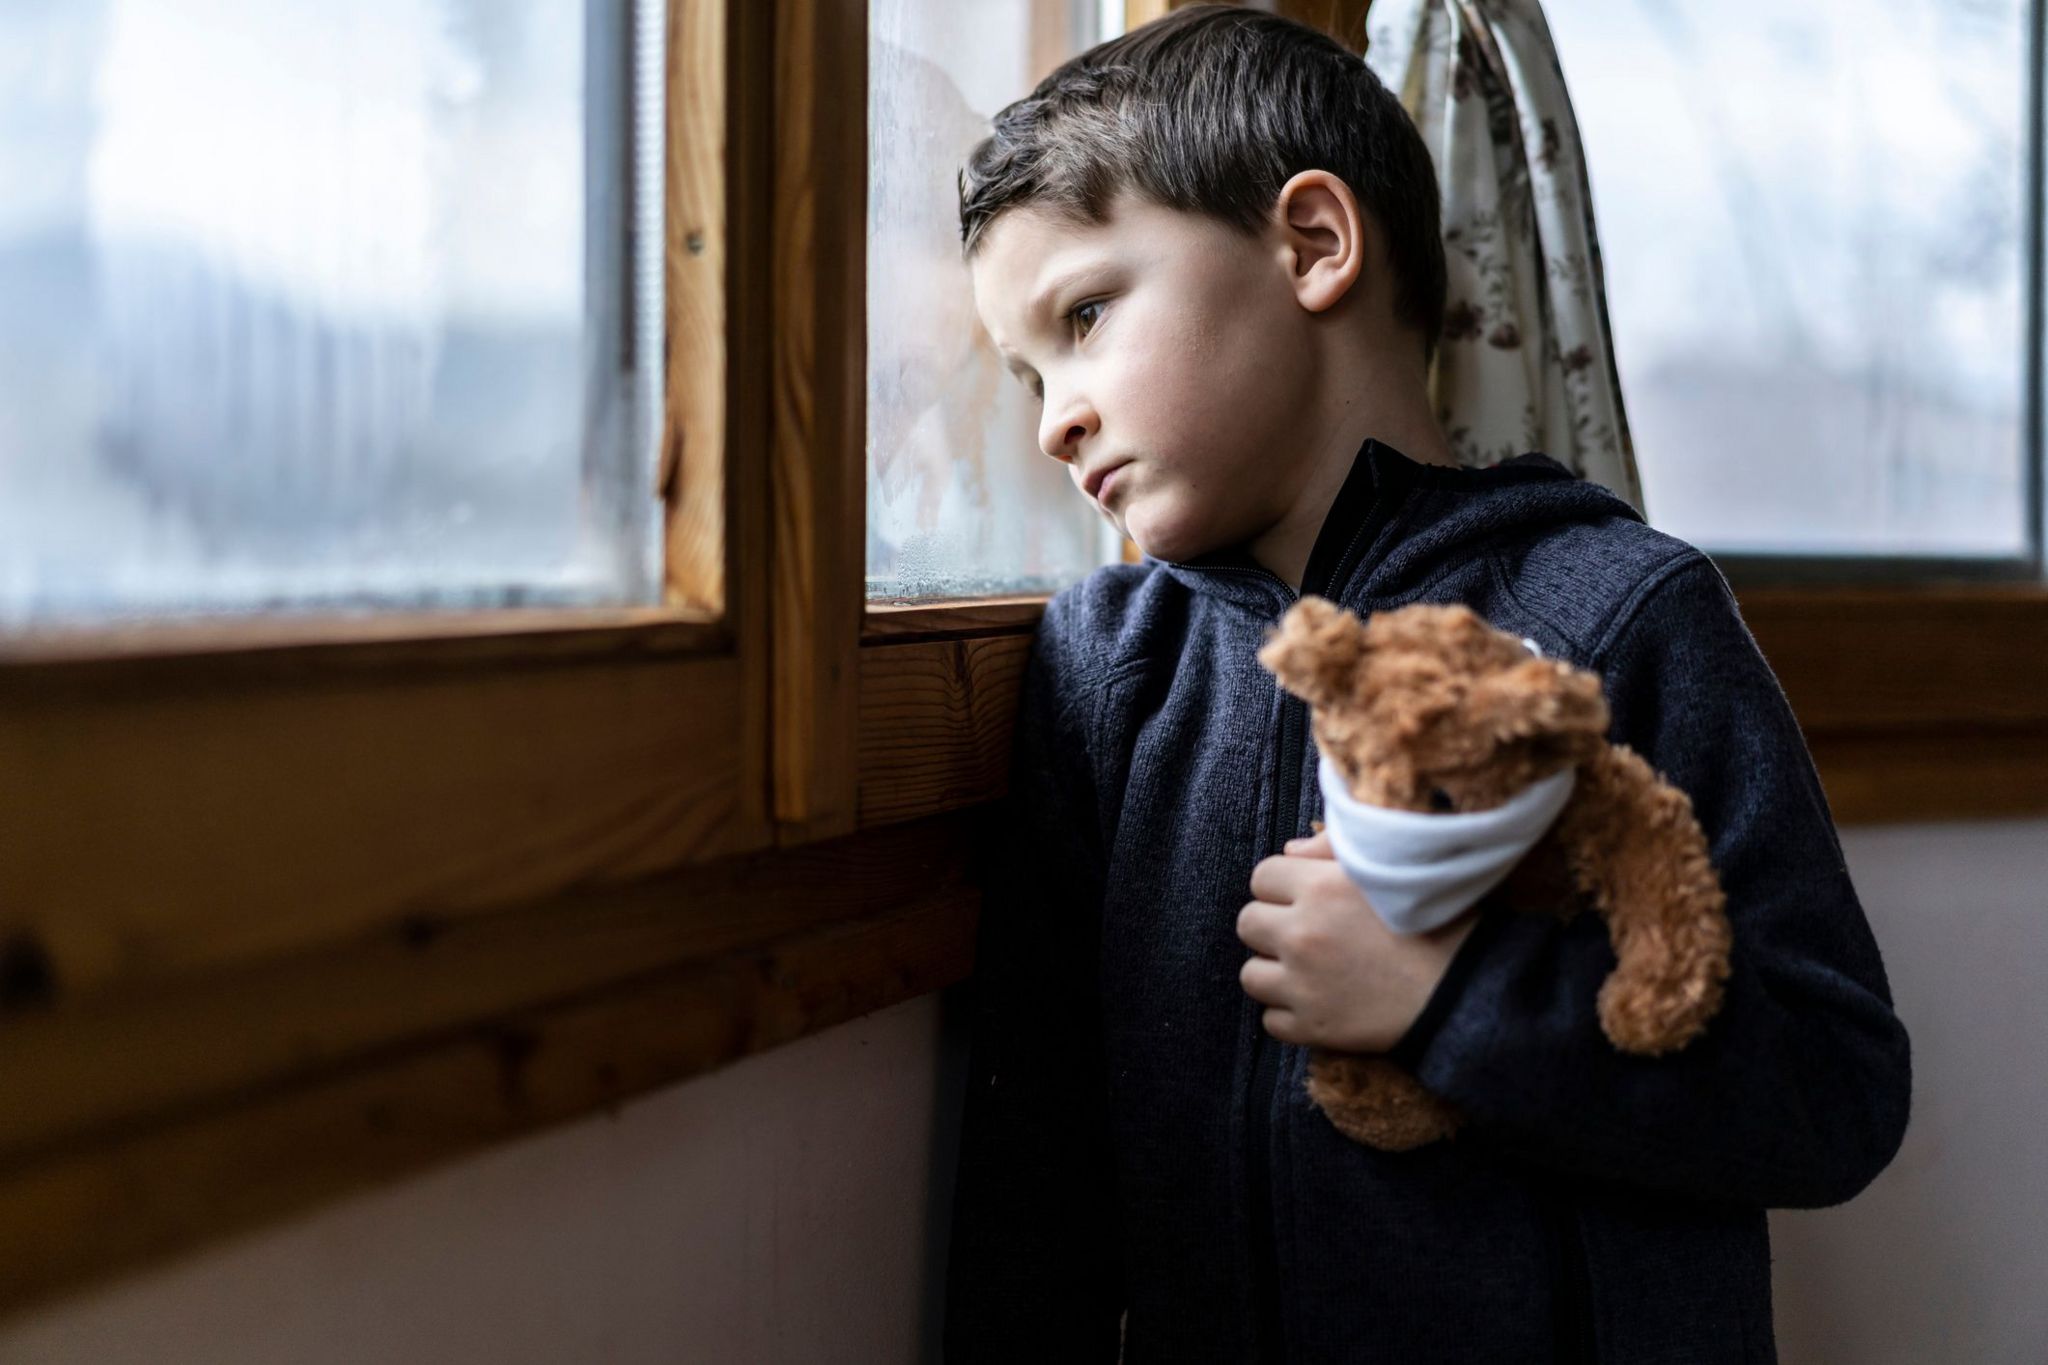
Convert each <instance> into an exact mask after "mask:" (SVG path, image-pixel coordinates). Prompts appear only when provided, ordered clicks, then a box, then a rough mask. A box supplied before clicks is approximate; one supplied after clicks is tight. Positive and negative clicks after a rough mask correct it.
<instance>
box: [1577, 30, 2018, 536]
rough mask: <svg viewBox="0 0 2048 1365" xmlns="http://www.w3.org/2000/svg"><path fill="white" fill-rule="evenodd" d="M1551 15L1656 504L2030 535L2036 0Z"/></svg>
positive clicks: (1671, 519)
mask: <svg viewBox="0 0 2048 1365" xmlns="http://www.w3.org/2000/svg"><path fill="white" fill-rule="evenodd" d="M1546 10H1547V12H1548V14H1549V18H1550V22H1551V26H1552V30H1553V36H1554V38H1555V40H1556V43H1557V48H1558V53H1559V57H1560V61H1561V63H1562V65H1563V67H1564V73H1565V76H1566V79H1567V80H1568V81H1569V82H1570V88H1571V92H1572V103H1573V108H1574V111H1575V113H1576V115H1577V117H1578V121H1579V126H1580V132H1581V136H1582V138H1583V140H1584V143H1585V147H1586V158H1587V163H1588V167H1589V175H1590V177H1591V180H1592V189H1593V197H1594V203H1595V208H1596V212H1597V214H1598V220H1599V231H1600V245H1601V249H1602V255H1603V257H1604V260H1605V265H1606V272H1607V285H1608V299H1607V303H1608V312H1609V318H1610V321H1611V323H1612V327H1613V335H1614V343H1615V350H1616V364H1617V367H1618V369H1619V370H1620V373H1621V378H1622V385H1623V391H1624V393H1625V394H1626V396H1627V401H1628V414H1629V422H1630V426H1631V427H1632V429H1633V435H1634V440H1635V450H1636V458H1637V460H1638V462H1639V464H1640V466H1641V472H1642V478H1643V485H1644V496H1645V499H1646V501H1647V502H1648V505H1649V510H1650V514H1651V517H1652V519H1653V521H1654V522H1655V523H1656V524H1657V525H1658V526H1660V527H1662V528H1663V529H1665V530H1668V531H1670V532H1671V533H1673V534H1674V535H1678V536H1681V537H1683V538H1685V539H1687V540H1690V541H1693V542H1694V543H1697V544H1701V545H1704V546H1707V547H1710V548H1713V549H1718V550H1728V551H1737V552H1743V551H1747V552H1755V553H1797V554H1809V553H1811V554H1830V553H1847V554H1929V555H1935V554H1940V555H1955V556H1985V557H1994V556H1995V557H2001V558H2002V557H2008V556H2013V555H2017V554H2021V553H2024V551H2025V540H2026V531H2025V517H2024V502H2023V498H2024V493H2023V489H2024V482H2023V478H2022V470H2023V460H2024V458H2025V456H2024V452H2023V449H2022V438H2023V429H2022V408H2023V395H2024V393H2025V384H2024V375H2023V369H2024V361H2025V355H2026V349H2025V339H2024V336H2023V330H2022V329H2023V326H2024V322H2025V307H2024V300H2023V289H2024V281H2025V274H2026V271H2025V256H2024V245H2025V231H2024V223H2025V218H2024V213H2023V211H2022V202H2021V197H2022V190H2023V186H2024V184H2025V179H2024V174H2023V166H2022V158H2023V156H2024V154H2025V150H2026V148H2025V143H2024V140H2023V137H2022V129H2023V128H2024V127H2025V122H2024V117H2023V113H2024V100H2025V81H2024V75H2025V72H2024V69H2023V54H2024V52H2025V50H2026V33H2025V28H2024V23H2023V20H2024V14H2025V7H2024V5H2023V4H2022V3H2020V0H1899V3H1894V4H1884V5H1871V4H1854V3H1849V2H1848V0H1805V2H1804V3H1800V4H1796V5H1787V4H1783V3H1775V2H1773V0H1717V2H1716V3H1712V4H1709V3H1705V2H1704V0H1571V3H1569V4H1564V3H1560V4H1555V5H1551V6H1547V7H1546Z"/></svg>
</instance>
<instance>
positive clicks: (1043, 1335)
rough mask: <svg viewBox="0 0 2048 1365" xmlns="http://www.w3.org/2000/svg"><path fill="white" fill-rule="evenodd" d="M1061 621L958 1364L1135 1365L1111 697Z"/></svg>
mask: <svg viewBox="0 0 2048 1365" xmlns="http://www.w3.org/2000/svg"><path fill="white" fill-rule="evenodd" d="M1072 604H1073V603H1072V599H1071V598H1070V597H1069V596H1066V595H1062V596H1058V597H1055V598H1054V599H1053V601H1052V603H1051V604H1050V605H1049V606H1048V609H1047V613H1046V617H1045V620H1044V622H1043V624H1042V625H1041V626H1040V629H1039V633H1038V636H1037V638H1036V639H1035V641H1034V643H1033V646H1032V651H1031V655H1030V658H1029V660H1028V662H1027V664H1026V667H1025V671H1024V681H1023V693H1022V698H1021V703H1020V707H1019V710H1018V715H1017V723H1016V730H1015V732H1014V738H1013V743H1012V750H1011V762H1010V788H1009V793H1008V795H1007V796H1006V798H1005V799H1004V801H1003V802H1002V803H1001V804H1000V806H999V808H998V813H997V816H996V818H995V819H994V820H992V821H991V822H990V823H989V824H988V826H987V827H986V828H987V829H988V831H989V832H990V835H991V837H990V838H989V839H988V840H987V841H986V843H985V845H984V858H983V864H982V866H983V869H984V876H983V878H982V885H983V890H982V905H981V917H980V921H979V925H978V927H977V931H976V949H975V962H974V976H973V979H972V982H971V985H970V990H971V992H972V995H971V998H972V1001H973V1004H972V1013H971V1021H972V1022H971V1032H970V1038H969V1049H968V1052H969V1055H968V1066H967V1083H966V1093H965V1100H964V1107H963V1110H962V1115H961V1140H960V1165H959V1171H958V1177H957V1180H956V1184H955V1190H954V1202H953V1220H952V1237H951V1242H950V1247H949V1251H948V1256H947V1270H946V1290H945V1329H944V1346H945V1359H946V1360H947V1361H948V1362H949V1365H967V1363H968V1362H972V1363H973V1365H983V1363H984V1362H995V1361H1017V1362H1026V1361H1029V1362H1042V1361H1049V1360H1059V1361H1075V1362H1082V1363H1083V1365H1086V1363H1087V1362H1102V1363H1103V1365H1110V1363H1112V1362H1114V1361H1115V1360H1116V1359H1117V1357H1118V1351H1119V1345H1118V1335H1119V1318H1120V1315H1121V1311H1122V1309H1123V1303H1124V1299H1123V1281H1122V1278H1121V1264H1120V1260H1119V1257H1118V1251H1117V1248H1118V1240H1117V1236H1116V1207H1117V1205H1116V1199H1115V1193H1114V1183H1113V1180H1114V1178H1113V1172H1112V1167H1111V1153H1110V1144H1109V1132H1108V1115H1107V1104H1106V1096H1107V1084H1106V1078H1105V1074H1104V1061H1103V1050H1102V1032H1101V1013H1100V1004H1099V1000H1098V994H1097V975H1098V971H1097V963H1098V961H1099V957H1100V947H1099V945H1100V937H1101V936H1100V928H1099V926H1100V917H1101V911H1102V902H1103V887H1104V880H1103V879H1104V858H1103V850H1102V847H1101V835H1100V829H1099V826H1098V823H1097V818H1096V804H1097V803H1096V794H1095V784H1094V779H1093V764H1092V762H1091V758H1090V752H1091V750H1090V743H1091V738H1092V736H1091V734H1090V731H1091V729H1092V726H1091V723H1090V718H1091V717H1092V715H1093V712H1094V709H1095V708H1094V704H1093V703H1094V700H1095V697H1094V693H1095V691H1096V689H1095V687H1094V686H1092V685H1091V684H1092V682H1093V681H1094V680H1093V679H1090V678H1088V677H1087V676H1086V673H1087V670H1086V669H1084V668H1081V667H1079V666H1078V665H1077V664H1076V662H1075V661H1073V660H1072V659H1071V658H1070V657H1069V650H1068V649H1067V648H1066V646H1065V639H1064V637H1065V636H1066V635H1067V634H1069V633H1070V629H1071V615H1072V613H1071V612H1070V610H1069V608H1070V607H1072Z"/></svg>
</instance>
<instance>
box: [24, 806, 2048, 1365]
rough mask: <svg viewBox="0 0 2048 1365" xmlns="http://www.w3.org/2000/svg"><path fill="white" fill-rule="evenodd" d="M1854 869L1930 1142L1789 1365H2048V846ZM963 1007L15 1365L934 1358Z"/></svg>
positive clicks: (627, 1120)
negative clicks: (2047, 971) (935, 1267)
mask: <svg viewBox="0 0 2048 1365" xmlns="http://www.w3.org/2000/svg"><path fill="white" fill-rule="evenodd" d="M1843 842H1844V845H1845V846H1846V848H1847V851H1848V855H1849V862H1850V867H1851V869H1852V870H1853V871H1854V873H1855V875H1856V881H1857V885H1858V887H1859V888H1860V890H1861V891H1862V894H1863V897H1864V901H1865V904H1866V906H1867V908H1868V910H1869V912H1870V917H1871V921H1872V923H1873V924H1874V925H1875V926H1876V929H1877V934H1878V940H1879V943H1880V944H1881V945H1882V947H1883V948H1884V951H1885V957H1886V962H1887V965H1888V967H1889V969H1890V972H1891V976H1892V984H1893V990H1894V992H1895V994H1896V996H1897V999H1898V1005H1899V1009H1900V1012H1901V1014H1902V1015H1903V1016H1904V1018H1905V1020H1906V1023H1907V1026H1908V1028H1909V1029H1910V1030H1911V1031H1912V1034H1913V1040H1914V1067H1915V1077H1916V1080H1915V1091H1914V1118H1913V1123H1912V1127H1911V1129H1910V1131H1909V1132H1908V1134H1907V1138H1906V1145H1905V1148H1904V1150H1903V1151H1902V1152H1901V1154H1900V1156H1899V1159H1898V1160H1897V1161H1896V1162H1895V1163H1894V1164H1893V1166H1892V1168H1891V1169H1890V1170H1888V1171H1887V1172H1886V1173H1885V1174H1884V1175H1883V1176H1882V1177H1881V1178H1880V1179H1879V1180H1878V1182H1877V1183H1876V1184H1875V1185H1873V1186H1872V1187H1871V1189H1870V1190H1869V1191H1868V1192H1866V1193H1865V1194H1864V1195H1863V1196H1862V1197H1861V1198H1859V1199H1858V1200H1856V1201H1854V1202H1852V1203H1850V1204H1848V1205H1846V1206H1844V1207H1841V1208H1837V1209H1827V1210H1819V1211H1813V1212H1779V1213H1774V1214H1773V1215H1772V1220H1773V1229H1774V1237H1775V1242H1776V1266H1775V1270H1774V1274H1775V1279H1776V1285H1777V1294H1778V1334H1779V1348H1780V1354H1781V1357H1782V1359H1783V1360H1784V1362H1785V1365H1832V1363H1833V1362H1845V1361H1853V1362H1857V1365H1907V1362H1912V1363H1913V1365H1920V1363H1921V1362H1925V1361H1933V1360H1940V1361H1970V1362H2008V1361H2010V1362H2020V1361H2038V1360H2042V1359H2048V1296H2044V1295H2042V1294H2041V1293H2040V1292H2039V1290H2040V1286H2042V1285H2043V1284H2048V1237H2044V1236H2043V1235H2042V1233H2041V1229H2042V1228H2044V1227H2048V1139H2044V1137H2043V1134H2044V1133H2048V1086H2044V1085H2043V1084H2042V1072H2043V1066H2042V1063H2041V1060H2040V1058H2041V1053H2042V1051H2043V1049H2044V1047H2048V993H2044V992H2043V990H2042V989H2041V988H2040V987H2039V985H2038V982H2039V980H2040V978H2041V977H2042V975H2043V972H2042V964H2043V963H2048V821H2029V822H2011V823H1998V824H1977V825H1951V826H1922V827H1913V828H1897V829H1886V830H1851V831H1849V832H1847V834H1846V835H1845V837H1844V840H1843ZM959 999H960V993H959V992H953V993H949V996H948V997H940V996H928V997H926V998H924V999H922V1000H917V1001H912V1002H910V1003H908V1004H905V1005H902V1006H899V1007H897V1008H895V1009H892V1010H887V1011H883V1012H881V1013H879V1014H875V1015H870V1016H869V1017H867V1018H865V1019H860V1020H856V1021H854V1022H853V1023H850V1024H846V1025H843V1026H841V1027H840V1028H837V1029H834V1030H831V1031H830V1032H827V1033H825V1034H821V1035H819V1036H817V1037H814V1038H810V1039H806V1040H804V1041H802V1042H800V1043H796V1044H793V1045H791V1046H789V1047H787V1048H783V1049H780V1050H778V1051H776V1052H773V1053H769V1054H767V1055H765V1056H761V1057H755V1058H751V1059H749V1060H747V1061H745V1062H742V1063H740V1064H739V1065H737V1066H734V1067H731V1068H729V1069H727V1070H725V1071H722V1072H718V1073H716V1074H714V1075H711V1076H708V1077H705V1078H703V1079H701V1080H698V1081H696V1082H693V1083H691V1084H688V1085H684V1086H680V1087H677V1088H675V1089H672V1090H669V1091H665V1092H663V1093H661V1094H658V1095H655V1096H653V1097H650V1098H648V1099H646V1100H643V1101H641V1102H638V1103H636V1104H633V1105H630V1106H628V1107H626V1108H625V1109H624V1110H622V1111H621V1112H620V1114H619V1115H618V1116H617V1117H616V1118H599V1119H593V1120H589V1121H586V1122H583V1123H579V1124H576V1125H574V1126H571V1127H567V1128H564V1129H561V1130H559V1131H556V1132H552V1133H548V1134H545V1135H542V1136H540V1137H538V1138H534V1139H530V1140H528V1141H525V1142H521V1143H517V1144H514V1145H512V1146H509V1147H505V1148H501V1149H498V1150H495V1151H493V1152H490V1153H488V1154H486V1155H484V1156H481V1157H477V1158H474V1159H471V1160H468V1161H465V1162H462V1163H459V1164H457V1165H455V1166H452V1167H449V1168H446V1169H443V1170H440V1171H436V1172H433V1173H430V1174H428V1175H425V1176H423V1177H420V1178H418V1179H415V1180H412V1181H409V1182H407V1183H404V1184H401V1185H396V1186H392V1187H389V1188H387V1189H383V1190H380V1191H378V1192H376V1193H374V1194H371V1195H369V1196H366V1197H363V1198H359V1199H356V1200H354V1201H352V1202H350V1203H347V1204H343V1205H340V1206H337V1207H334V1208H331V1209H328V1210H326V1211H324V1212H321V1213H319V1214H316V1215H315V1216H313V1217H311V1218H308V1219H306V1220H304V1221H302V1222H299V1223H297V1224H295V1225H292V1226H288V1227H282V1228H279V1229H276V1230H274V1231H269V1232H265V1233H263V1234H260V1235H258V1236H255V1237H252V1238H249V1239H246V1240H244V1241H242V1242H239V1243H236V1244H232V1245H227V1246H222V1247H219V1248H217V1249H214V1250H210V1251H207V1252H204V1253H202V1254H200V1255H199V1256H196V1257H193V1258H191V1259H189V1260H187V1261H185V1262H183V1263H180V1264H176V1265H173V1266H170V1267H168V1268H165V1269H162V1270H159V1271H156V1272H153V1273H151V1274H148V1275H146V1276H143V1277H141V1278H138V1279H135V1280H132V1281H130V1282H127V1283H124V1284H121V1285H117V1286H113V1287H109V1288H105V1289H102V1290H101V1291H99V1292H97V1293H94V1294H92V1295H90V1296H87V1297H84V1298H82V1299H79V1300H75V1301H73V1302H70V1303H66V1304H60V1305H57V1306H55V1307H53V1308H51V1309H48V1310H46V1311H44V1312H42V1313H40V1314H38V1315H37V1316H35V1317H33V1318H30V1319H25V1320H19V1321H17V1322H14V1323H12V1324H8V1325H5V1326H0V1362H4V1363H5V1365H31V1363H33V1365H59V1363H60V1362H63V1363H67V1365H69V1363H73V1362H75V1363H76V1365H87V1362H90V1363H91V1365H122V1363H123V1362H131V1361H132V1362H145V1361H146V1362H149V1365H182V1363H183V1362H192V1363H193V1365H201V1363H202V1362H203V1365H238V1363H240V1362H280V1363H288V1365H327V1363H328V1362H335V1363H337V1365H338V1363H339V1362H351V1363H352V1365H353V1363H355V1362H377V1363H378V1365H402V1363H403V1362H411V1361H418V1362H432V1363H433V1365H461V1363H462V1362H469V1361H476V1362H490V1363H491V1365H521V1363H522V1362H533V1363H534V1365H541V1363H542V1362H545V1363H546V1365H565V1363H577V1365H580V1363H581V1362H641V1361H646V1362H655V1361H660V1362H664V1363H665V1365H674V1363H675V1362H695V1361H706V1362H718V1365H731V1362H740V1361H744V1362H748V1365H781V1363H782V1362H789V1363H790V1365H798V1362H801V1363H802V1365H827V1363H833V1362H869V1361H872V1362H876V1363H877V1365H882V1363H883V1362H887V1363H888V1365H904V1362H911V1361H917V1360H920V1359H930V1358H934V1357H932V1356H929V1355H927V1354H926V1352H927V1351H928V1349H929V1343H930V1341H931V1333H932V1331H933V1330H934V1328H933V1324H934V1322H935V1314H936V1304H935V1303H934V1302H933V1300H932V1297H931V1295H932V1286H933V1285H934V1283H935V1281H934V1277H933V1275H932V1274H931V1273H930V1269H929V1267H930V1265H931V1264H932V1262H933V1259H934V1251H933V1249H935V1248H937V1247H938V1245H939V1244H940V1242H941V1241H942V1240H943V1235H942V1234H943V1220H944V1216H945V1204H946V1192H947V1191H948V1190H949V1189H950V1182H951V1174H952V1151H953V1141H954V1129H953V1113H954V1106H955V1104H956V1103H957V1093H958V1091H957V1087H958V1083H959V1075H960V1066H961V1063H962V1062H963V1060H964V1054H963V1052H962V1050H961V1046H960V1042H961V1040H960V1033H959V1027H960V1022H961V1021H960V1019H959V1017H958V1014H957V1008H955V1012H954V1013H953V1014H952V1015H950V1016H948V1015H947V1014H946V1013H945V1007H948V1006H952V1007H957V1005H958V1004H959Z"/></svg>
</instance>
